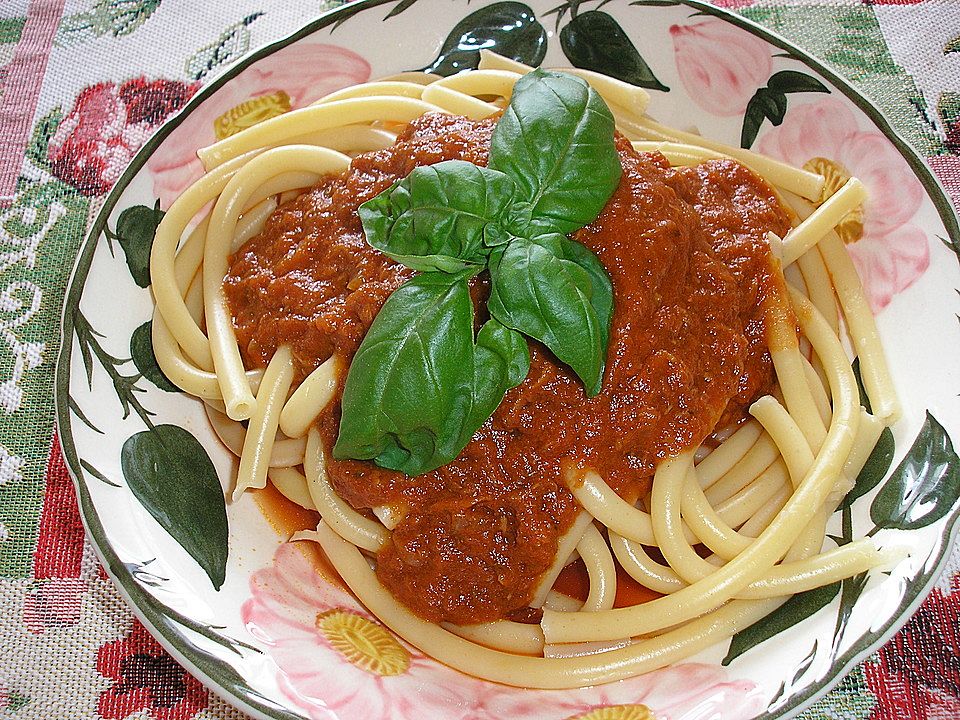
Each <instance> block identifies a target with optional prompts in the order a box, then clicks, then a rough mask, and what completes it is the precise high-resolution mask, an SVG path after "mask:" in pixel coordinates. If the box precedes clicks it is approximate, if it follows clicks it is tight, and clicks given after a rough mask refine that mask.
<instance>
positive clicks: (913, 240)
mask: <svg viewBox="0 0 960 720" xmlns="http://www.w3.org/2000/svg"><path fill="white" fill-rule="evenodd" d="M757 149H758V150H759V152H761V153H763V154H765V155H771V156H773V157H776V158H779V159H781V160H785V161H786V162H788V163H790V164H791V165H796V166H797V167H802V166H803V165H804V164H805V163H808V162H811V161H813V163H814V164H816V163H817V162H821V163H822V160H823V159H825V160H827V161H830V162H829V163H826V165H827V166H828V167H830V166H832V165H833V164H839V165H840V166H842V169H844V170H846V171H847V172H848V173H849V174H850V175H853V176H856V177H858V178H860V180H862V181H863V184H864V185H865V186H866V188H867V192H868V199H867V201H866V203H865V204H864V207H863V221H862V222H863V234H862V237H860V239H858V240H857V239H856V238H855V236H854V237H851V238H847V240H848V241H850V240H854V242H850V244H848V245H847V249H848V250H849V251H850V255H851V256H852V258H853V262H854V264H855V265H856V267H857V271H858V272H859V273H860V278H861V280H862V281H863V286H864V290H865V292H866V294H867V297H868V299H869V301H870V305H871V307H872V308H873V311H874V312H879V311H880V310H882V309H883V308H885V307H886V306H887V305H888V304H889V303H890V301H891V300H892V299H893V296H894V295H896V294H897V293H900V292H903V291H904V290H906V289H907V288H908V287H910V285H912V284H913V283H914V282H915V281H916V280H917V278H919V277H920V276H921V275H922V274H923V273H924V272H925V271H926V269H927V267H928V266H929V265H930V249H929V246H928V244H927V237H926V235H925V234H924V232H923V231H922V230H921V229H920V228H919V227H917V226H916V225H913V224H912V223H911V220H912V218H913V216H914V215H915V214H916V212H917V210H918V209H919V208H920V204H921V202H922V201H923V187H922V186H921V185H920V182H919V181H918V180H917V178H916V176H915V175H914V174H913V171H912V170H911V169H910V167H909V166H908V165H907V163H906V161H905V160H904V159H903V157H902V156H901V155H900V153H899V152H898V151H897V149H896V148H895V147H894V146H893V144H892V143H891V142H890V141H889V140H888V139H887V138H886V137H884V135H883V134H881V133H880V132H879V131H877V130H861V129H860V128H859V126H858V125H857V121H856V118H855V117H854V115H853V112H852V111H851V110H850V109H849V108H848V107H847V106H846V105H845V104H844V103H843V102H842V101H841V100H838V99H835V98H823V99H821V100H818V101H816V102H812V103H808V104H806V105H797V106H795V107H792V108H791V109H790V111H789V112H787V115H786V117H785V118H784V121H783V124H782V125H781V126H780V127H778V128H770V129H768V130H767V132H766V133H765V134H764V135H763V136H762V137H761V138H760V141H759V143H758V144H757ZM818 169H819V168H818Z"/></svg>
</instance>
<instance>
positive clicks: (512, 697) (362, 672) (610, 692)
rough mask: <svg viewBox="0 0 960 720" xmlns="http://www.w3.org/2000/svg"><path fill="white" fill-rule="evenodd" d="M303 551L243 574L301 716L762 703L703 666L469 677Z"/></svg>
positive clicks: (256, 624) (397, 717) (682, 711)
mask: <svg viewBox="0 0 960 720" xmlns="http://www.w3.org/2000/svg"><path fill="white" fill-rule="evenodd" d="M308 552H309V551H308V550H304V549H301V548H297V547H295V546H293V545H285V546H283V547H281V548H280V549H279V550H278V551H277V554H276V556H275V557H274V563H273V566H272V567H269V568H264V569H261V570H258V571H257V572H256V573H255V574H254V576H253V578H252V579H251V583H250V588H251V599H250V600H248V601H247V602H246V603H244V605H243V609H242V617H243V620H244V623H245V624H246V626H247V628H248V630H249V631H250V633H251V634H252V635H253V636H254V637H256V638H258V639H259V640H260V641H261V642H263V643H265V644H267V646H268V647H269V653H270V656H271V658H272V659H273V660H274V661H275V662H276V663H277V666H278V668H279V672H278V675H277V682H278V685H279V686H280V688H281V690H282V691H283V693H284V695H285V696H286V697H287V698H288V699H289V700H290V702H292V703H293V704H295V705H296V707H298V708H300V710H301V711H302V712H304V713H306V714H307V716H308V717H310V718H324V719H328V718H330V717H332V715H331V713H334V714H335V715H334V716H336V717H339V718H343V719H344V720H345V719H346V718H363V720H405V719H406V718H410V719H411V720H413V719H418V718H426V717H429V718H431V720H434V719H437V720H439V719H441V718H468V717H470V718H473V717H507V718H511V719H512V720H522V719H524V718H529V719H530V720H533V719H534V718H541V717H550V718H557V719H559V718H567V717H574V716H578V715H582V714H583V713H586V712H589V711H591V710H595V709H597V708H601V707H608V706H610V705H637V704H645V705H647V706H649V707H651V708H653V709H654V710H655V711H656V712H657V713H658V715H657V716H658V717H660V718H664V720H684V718H693V717H703V715H702V713H703V712H704V711H705V710H706V709H707V708H709V711H710V713H711V715H710V717H711V718H715V719H716V720H738V719H739V718H744V717H752V716H753V715H755V714H756V713H758V712H760V711H762V710H763V708H764V707H765V702H764V698H763V697H762V694H761V693H760V692H759V691H758V688H757V686H756V685H755V684H754V683H752V682H750V681H746V680H731V679H730V678H729V677H728V675H727V671H726V670H725V669H724V668H721V667H718V666H710V665H702V664H686V665H678V666H675V667H671V668H666V669H663V670H658V671H655V672H652V673H648V674H646V675H643V676H640V677H636V678H631V679H629V680H624V681H621V682H617V683H611V684H607V685H601V686H597V687H592V688H584V689H577V690H553V691H543V690H525V689H520V688H513V687H507V686H503V685H495V684H493V683H487V682H483V681H480V680H477V679H474V678H471V677H468V676H466V675H463V674H461V673H459V672H455V671H453V670H451V669H449V668H447V667H446V666H444V665H441V664H440V663H437V662H435V661H434V660H431V659H430V658H428V657H426V656H424V655H423V654H422V653H420V652H419V651H417V650H416V649H415V648H412V647H410V646H409V645H407V644H405V643H403V642H401V641H399V640H396V639H395V638H393V637H392V636H390V635H388V633H387V631H386V629H385V628H383V626H381V625H380V624H379V622H378V621H377V620H376V619H375V618H373V617H372V616H371V615H370V614H369V613H368V612H367V611H366V610H365V609H363V608H362V607H361V606H360V605H359V604H358V603H357V602H356V600H355V599H354V598H353V597H352V596H351V595H349V594H348V593H347V592H346V591H344V590H342V589H340V588H339V587H337V586H335V585H333V584H332V583H330V582H328V581H327V580H326V579H324V577H323V576H322V575H321V574H319V573H318V571H317V570H316V568H315V566H314V564H313V562H312V561H311V560H310V559H309V557H308V554H307V553H308ZM338 623H339V624H342V625H343V627H348V628H349V629H350V631H351V632H354V633H356V632H364V633H366V638H367V641H368V642H367V643H365V645H366V646H367V647H369V646H370V644H376V645H377V647H379V648H380V653H381V655H382V656H383V657H382V658H381V659H374V660H371V658H369V657H365V656H364V655H363V654H362V653H358V652H357V651H356V650H355V649H354V648H352V647H351V646H350V645H349V644H348V643H345V642H344V638H343V637H339V638H338V637H337V625H338ZM697 713H701V714H700V715H698V714H697Z"/></svg>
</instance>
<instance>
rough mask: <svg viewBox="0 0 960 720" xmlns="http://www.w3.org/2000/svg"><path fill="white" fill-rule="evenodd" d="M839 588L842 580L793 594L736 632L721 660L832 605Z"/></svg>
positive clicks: (729, 661) (740, 652)
mask: <svg viewBox="0 0 960 720" xmlns="http://www.w3.org/2000/svg"><path fill="white" fill-rule="evenodd" d="M838 592H840V583H838V582H835V583H832V584H830V585H824V586H823V587H820V588H815V589H813V590H807V591H806V592H802V593H799V594H797V595H794V596H793V597H792V598H790V599H789V600H787V601H786V602H785V603H784V604H783V605H781V606H780V607H778V608H777V609H776V610H774V611H773V612H772V613H770V614H769V615H767V616H766V617H765V618H763V619H762V620H758V621H757V622H755V623H754V624H753V625H751V626H750V627H748V628H745V629H743V630H741V631H740V632H738V633H737V634H736V635H734V636H733V639H731V640H730V649H729V650H727V656H726V657H725V658H724V659H723V661H722V663H721V664H723V665H729V664H730V663H731V662H732V661H733V660H734V659H735V658H738V657H740V656H741V655H743V653H745V652H746V651H747V650H749V649H750V648H752V647H754V646H756V645H759V644H760V643H762V642H763V641H764V640H769V639H770V638H772V637H773V636H774V635H777V634H779V633H782V632H783V631H784V630H787V629H789V628H791V627H793V626H794V625H796V624H797V623H798V622H800V621H801V620H806V619H807V618H808V617H810V616H811V615H813V614H815V613H816V612H817V611H819V610H821V609H822V608H825V607H826V606H827V605H829V604H830V602H831V601H832V600H833V598H835V597H836V596H837V593H838Z"/></svg>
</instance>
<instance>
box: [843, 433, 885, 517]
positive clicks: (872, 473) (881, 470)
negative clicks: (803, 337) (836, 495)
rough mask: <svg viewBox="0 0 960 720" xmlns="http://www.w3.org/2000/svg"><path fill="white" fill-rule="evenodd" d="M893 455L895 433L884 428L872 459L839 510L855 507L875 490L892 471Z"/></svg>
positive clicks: (872, 453) (870, 458)
mask: <svg viewBox="0 0 960 720" xmlns="http://www.w3.org/2000/svg"><path fill="white" fill-rule="evenodd" d="M893 453H894V442H893V433H892V432H890V428H884V429H883V432H881V433H880V437H879V438H878V439H877V444H876V446H875V447H874V448H873V451H872V452H871V453H870V457H868V458H867V462H866V463H864V465H863V469H862V470H861V471H860V474H859V475H857V481H856V482H855V483H854V485H853V489H852V490H850V492H849V493H847V496H846V497H845V498H844V499H843V502H841V503H840V508H839V509H841V510H842V509H843V508H845V507H849V506H851V505H853V503H854V501H856V500H857V499H859V498H861V497H863V496H864V495H866V494H867V493H868V492H870V491H871V490H873V489H874V488H875V487H876V486H877V485H878V484H879V482H880V481H881V480H883V476H884V475H886V474H887V470H889V469H890V463H892V462H893Z"/></svg>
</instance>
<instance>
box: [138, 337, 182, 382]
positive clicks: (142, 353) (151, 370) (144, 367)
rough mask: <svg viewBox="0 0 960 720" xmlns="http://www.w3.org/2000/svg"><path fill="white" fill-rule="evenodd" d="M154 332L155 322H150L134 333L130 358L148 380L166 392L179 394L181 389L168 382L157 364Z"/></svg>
mask: <svg viewBox="0 0 960 720" xmlns="http://www.w3.org/2000/svg"><path fill="white" fill-rule="evenodd" d="M152 330H153V322H152V321H150V320H148V321H147V322H145V323H144V324H143V325H141V326H140V327H138V328H137V329H136V330H134V331H133V335H131V336H130V357H131V358H133V364H134V365H135V366H136V367H137V370H139V371H140V374H141V375H143V376H144V377H145V378H146V379H147V380H149V381H150V382H152V383H153V384H154V385H156V386H157V387H158V388H160V389H161V390H165V391H166V392H178V391H179V390H180V388H178V387H177V386H176V385H174V384H173V383H172V382H170V381H169V380H167V376H166V375H164V374H163V371H162V370H161V369H160V366H159V365H158V364H157V356H156V355H154V354H153V336H152Z"/></svg>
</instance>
